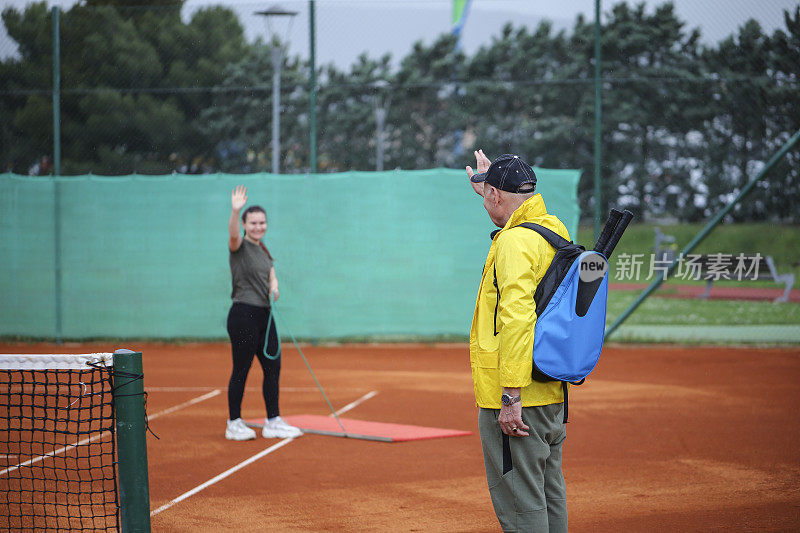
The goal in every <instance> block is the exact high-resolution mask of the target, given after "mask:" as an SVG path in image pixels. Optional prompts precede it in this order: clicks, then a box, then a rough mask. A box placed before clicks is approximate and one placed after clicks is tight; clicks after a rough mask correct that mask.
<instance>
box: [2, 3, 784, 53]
mask: <svg viewBox="0 0 800 533" xmlns="http://www.w3.org/2000/svg"><path fill="white" fill-rule="evenodd" d="M27 3H29V2H28V1H27V0H0V5H2V6H3V7H6V6H15V7H18V8H22V7H24V6H25V5H26V4H27ZM74 3H75V1H73V0H59V1H56V2H50V5H59V6H61V7H63V8H68V7H70V6H71V5H73V4H74ZM614 3H615V2H612V1H610V0H604V1H603V9H604V10H608V9H610V8H611V6H612V5H613V4H614ZM629 3H630V4H634V3H638V2H629ZM645 3H646V5H647V6H648V10H650V11H652V10H653V9H654V7H655V6H657V5H660V4H662V3H663V2H661V1H652V0H647V1H646V2H645ZM673 3H674V4H675V9H676V12H677V14H678V16H679V18H681V19H682V20H685V21H686V22H687V26H688V27H689V28H694V27H698V28H700V30H701V32H702V36H703V40H704V42H706V43H714V42H717V41H719V40H720V39H722V38H724V37H727V36H728V35H731V34H732V33H734V32H736V31H737V28H738V27H739V26H741V25H742V23H744V22H745V21H746V20H747V19H749V18H754V19H756V20H758V21H759V22H760V23H761V25H762V26H763V27H764V28H765V29H766V30H767V31H769V32H770V33H771V32H772V31H773V30H774V29H776V28H783V26H784V24H783V10H784V9H789V10H794V8H795V7H796V6H798V4H800V0H673ZM275 4H279V5H280V6H281V7H283V8H285V9H288V10H292V11H296V12H297V13H298V15H297V16H296V17H293V20H294V21H293V23H292V24H291V25H289V24H280V25H279V24H274V25H273V27H272V31H274V32H276V33H278V34H279V35H280V36H282V37H283V38H284V39H286V40H288V41H289V43H290V52H291V53H293V54H300V55H301V56H304V57H307V56H308V1H307V0H265V1H264V2H253V1H252V0H222V1H217V2H213V1H210V0H187V1H186V3H185V6H184V10H183V13H184V17H186V18H188V17H189V16H191V13H192V12H194V11H195V10H197V9H199V8H201V7H205V6H209V5H225V6H228V7H230V8H231V9H232V10H234V11H235V12H236V13H237V14H238V15H239V18H240V20H241V22H242V24H243V26H244V27H245V31H246V34H247V37H248V39H250V40H254V39H256V38H257V37H265V36H266V35H267V33H268V31H269V29H268V28H267V27H266V25H265V22H264V20H263V18H260V17H257V16H254V15H253V12H254V11H257V10H262V9H265V8H268V7H271V6H273V5H275ZM451 4H452V1H451V0H358V1H356V0H317V2H316V11H317V64H318V65H321V64H324V63H328V62H335V63H336V64H337V65H338V66H340V67H343V66H346V65H349V64H350V63H352V62H353V60H354V59H355V58H356V57H357V56H358V55H359V54H361V53H362V52H367V53H369V55H370V56H372V57H376V56H379V55H381V54H383V53H385V52H391V53H392V55H393V57H394V58H395V59H397V58H400V57H403V56H404V55H405V54H407V53H408V51H409V50H410V49H411V46H412V45H413V43H414V42H416V41H419V40H422V41H424V42H426V43H430V42H432V41H433V40H434V39H435V38H436V37H437V36H439V35H441V34H442V33H445V32H448V31H450V28H451ZM579 13H583V14H584V16H585V17H586V19H587V20H593V19H594V0H555V1H554V0H472V7H471V10H470V13H469V17H468V19H467V23H466V25H465V27H464V31H463V37H462V46H463V49H464V50H465V52H467V53H472V52H474V51H475V50H476V49H477V48H478V47H479V46H480V45H481V44H485V43H487V42H489V41H490V40H491V36H492V35H496V34H497V33H498V31H499V29H500V28H501V27H502V26H503V24H505V23H506V22H508V21H512V22H514V23H515V24H516V25H527V26H529V27H531V28H533V27H535V26H536V25H538V24H539V22H540V21H541V20H542V19H549V20H551V21H552V22H553V23H554V25H555V27H556V28H558V29H561V28H565V29H568V28H570V27H571V26H572V24H573V23H574V21H575V17H576V16H577V15H578V14H579ZM13 50H14V48H13V44H12V43H9V39H8V37H7V35H6V33H5V29H4V28H2V29H0V57H6V56H8V55H9V54H11V53H13Z"/></svg>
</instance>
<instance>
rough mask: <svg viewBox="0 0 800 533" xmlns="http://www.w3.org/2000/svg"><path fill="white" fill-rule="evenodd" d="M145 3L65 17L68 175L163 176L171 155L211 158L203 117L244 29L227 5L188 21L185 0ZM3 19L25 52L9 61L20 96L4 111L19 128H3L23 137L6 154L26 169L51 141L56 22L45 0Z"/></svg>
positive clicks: (75, 10) (91, 7) (115, 4)
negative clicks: (201, 129) (200, 121)
mask: <svg viewBox="0 0 800 533" xmlns="http://www.w3.org/2000/svg"><path fill="white" fill-rule="evenodd" d="M147 3H148V4H149V3H150V1H149V0H148V2H147ZM144 4H145V2H142V1H138V2H130V1H128V0H117V1H89V2H87V3H86V4H76V5H75V6H73V7H72V8H71V9H70V10H69V11H67V12H66V13H64V15H63V17H62V22H61V43H60V44H61V87H62V99H61V124H62V139H61V141H62V142H61V144H62V154H63V156H64V162H63V165H62V172H63V173H84V172H88V171H94V172H101V173H106V174H118V173H122V174H127V173H131V172H136V171H138V172H165V171H169V170H172V169H173V168H174V166H173V165H172V163H171V159H172V160H180V159H186V160H191V159H193V158H196V157H197V156H207V155H209V154H208V151H209V144H210V143H209V142H208V141H207V140H206V139H205V138H203V137H201V136H199V135H198V132H199V128H198V126H197V123H196V121H197V119H198V117H199V114H200V111H201V109H203V108H205V107H207V106H208V105H209V103H210V93H211V91H210V90H209V89H208V88H209V87H211V86H214V85H217V84H218V82H219V81H221V77H222V72H223V70H224V69H223V66H224V65H225V64H227V63H229V62H231V61H232V60H233V59H234V58H238V57H241V56H242V55H244V53H245V51H246V49H247V45H246V44H245V42H244V34H243V30H242V28H241V26H240V25H239V23H238V20H237V19H236V17H235V15H234V14H233V13H232V12H230V11H229V10H225V9H222V8H210V9H202V10H199V11H198V12H196V13H195V14H194V15H193V16H192V19H191V20H190V21H189V23H186V24H185V23H184V22H183V21H182V20H181V18H180V6H181V5H182V2H177V1H165V2H161V4H160V7H152V6H149V7H144ZM123 6H125V7H123ZM127 6H132V7H127ZM2 17H3V22H4V24H5V26H6V29H7V31H8V33H9V36H10V37H11V38H12V39H14V40H15V41H16V42H17V44H18V46H19V54H20V57H19V58H12V59H10V60H7V61H5V62H4V63H3V65H2V68H3V69H4V70H7V69H8V70H10V71H11V72H12V73H13V74H12V76H11V77H10V79H9V80H8V81H6V82H5V86H6V87H8V89H6V90H9V91H10V92H12V98H10V99H9V103H8V104H7V106H6V107H4V108H0V113H3V114H6V115H7V116H9V117H10V118H11V120H10V121H9V122H10V123H11V124H12V126H11V128H10V132H9V130H8V129H6V130H5V131H3V133H2V134H3V135H9V136H13V137H14V138H16V139H19V141H18V142H15V143H12V146H11V147H9V148H8V149H7V150H4V153H2V156H3V158H4V160H5V162H6V163H7V164H8V162H11V165H12V167H13V168H14V169H16V170H18V171H20V170H21V171H25V170H26V166H27V164H30V163H29V162H30V161H32V160H35V159H37V158H38V157H39V156H40V155H42V154H48V153H50V151H51V147H52V133H51V132H52V104H51V103H50V102H51V98H49V95H48V94H46V93H45V91H46V90H48V89H50V88H51V87H52V79H51V78H52V41H51V36H52V26H51V20H52V18H51V15H50V12H49V10H48V9H47V7H46V4H45V3H43V2H41V3H35V4H31V5H29V6H27V7H26V8H25V10H24V11H23V12H22V13H20V12H18V11H17V10H16V9H14V8H7V9H5V10H4V11H3V15H2ZM198 52H199V53H198ZM9 67H12V68H10V69H9ZM31 89H34V90H36V91H37V92H36V93H35V94H26V93H29V92H30V90H31ZM176 89H188V90H186V91H183V90H176ZM39 92H41V94H39ZM170 156H172V158H171V157H170ZM20 167H21V168H20Z"/></svg>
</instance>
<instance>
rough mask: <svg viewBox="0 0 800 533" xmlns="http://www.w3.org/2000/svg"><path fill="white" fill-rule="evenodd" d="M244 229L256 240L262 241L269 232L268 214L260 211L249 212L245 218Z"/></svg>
mask: <svg viewBox="0 0 800 533" xmlns="http://www.w3.org/2000/svg"><path fill="white" fill-rule="evenodd" d="M244 231H245V233H246V234H247V236H248V237H250V238H251V239H253V240H254V241H260V240H261V239H262V238H263V237H264V234H265V233H266V232H267V215H265V214H264V213H261V212H259V211H253V212H251V213H247V218H245V220H244Z"/></svg>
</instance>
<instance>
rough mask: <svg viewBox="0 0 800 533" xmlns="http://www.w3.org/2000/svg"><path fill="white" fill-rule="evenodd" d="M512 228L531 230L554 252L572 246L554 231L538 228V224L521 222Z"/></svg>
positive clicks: (542, 227)
mask: <svg viewBox="0 0 800 533" xmlns="http://www.w3.org/2000/svg"><path fill="white" fill-rule="evenodd" d="M514 227H515V228H518V227H523V228H528V229H532V230H533V231H535V232H536V233H538V234H539V235H541V236H542V238H543V239H544V240H546V241H547V242H548V243H549V244H550V246H552V247H553V248H555V249H556V250H558V249H559V248H564V247H565V246H569V245H570V244H572V243H571V242H570V241H568V240H567V239H565V238H564V237H562V236H561V235H559V234H558V233H556V232H555V231H553V230H551V229H548V228H545V227H544V226H540V225H539V224H534V223H533V222H523V223H522V224H517V225H516V226H514Z"/></svg>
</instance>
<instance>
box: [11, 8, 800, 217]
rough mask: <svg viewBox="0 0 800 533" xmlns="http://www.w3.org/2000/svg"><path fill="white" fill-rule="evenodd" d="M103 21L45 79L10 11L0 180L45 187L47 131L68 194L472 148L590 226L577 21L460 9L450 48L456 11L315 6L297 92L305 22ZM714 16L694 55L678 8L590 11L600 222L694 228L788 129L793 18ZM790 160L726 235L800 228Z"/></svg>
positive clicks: (122, 13)
mask: <svg viewBox="0 0 800 533" xmlns="http://www.w3.org/2000/svg"><path fill="white" fill-rule="evenodd" d="M102 3H103V2H86V3H81V4H75V5H72V6H71V7H69V6H65V7H62V9H61V16H60V24H59V34H60V37H59V41H60V42H59V43H58V45H59V52H60V53H59V58H58V59H59V61H58V62H56V63H54V61H53V35H54V32H53V20H54V18H53V13H52V9H51V8H50V7H49V6H48V5H46V4H44V3H38V4H29V5H27V6H25V7H22V8H7V9H6V10H5V11H4V17H3V19H4V25H5V29H6V31H7V36H6V37H5V38H4V39H3V40H2V41H0V57H3V58H4V59H3V63H2V76H1V77H0V79H2V81H1V82H0V83H1V84H2V86H0V95H1V97H2V100H1V101H2V104H0V123H1V124H2V126H0V139H1V140H2V148H1V149H0V159H2V164H3V168H4V169H5V170H6V171H12V172H15V173H18V174H48V173H52V172H53V157H54V139H53V131H54V129H55V128H60V135H59V136H58V137H59V138H58V140H59V141H60V155H61V160H60V161H59V163H60V172H61V174H64V175H73V174H83V173H86V172H92V173H96V174H103V175H117V174H129V173H134V172H135V173H146V174H160V173H165V172H180V173H203V172H215V171H223V172H243V173H246V172H255V171H271V170H273V168H276V167H277V169H278V170H279V172H281V173H304V172H309V171H319V172H335V171H346V170H375V169H381V168H385V169H392V168H402V169H420V168H435V167H450V168H460V167H463V165H465V164H467V163H469V161H470V157H471V153H472V150H473V149H475V148H476V147H482V148H483V149H484V150H485V151H486V152H487V153H489V154H493V155H496V154H499V153H502V152H509V151H513V152H516V153H521V154H523V155H525V156H526V157H527V158H528V159H529V160H530V161H531V162H532V163H534V164H537V165H540V166H543V167H551V168H577V169H582V170H583V176H584V177H583V180H582V182H581V189H580V201H581V206H582V208H583V211H584V213H586V214H588V213H590V212H591V211H592V210H593V209H592V191H593V189H592V185H591V180H592V176H593V153H594V149H593V135H594V81H593V57H594V47H593V42H594V41H593V21H592V19H593V13H591V12H589V13H581V12H578V10H573V11H572V12H570V11H569V9H567V10H566V11H565V14H564V15H562V17H561V18H557V17H553V20H551V21H550V20H546V19H543V18H542V17H541V15H540V14H539V13H537V12H536V10H535V8H533V7H531V6H530V5H529V4H530V3H529V2H525V1H523V0H518V1H514V0H510V1H492V0H484V1H480V0H475V1H474V2H472V3H471V11H469V13H468V16H467V17H466V20H467V23H466V25H464V26H463V28H462V30H461V32H460V34H459V35H458V36H455V35H454V33H453V31H452V28H453V20H452V16H451V8H452V3H451V2H450V1H429V2H416V1H411V2H408V1H404V2H399V1H379V2H368V1H365V0H358V1H352V0H351V1H335V0H331V1H318V2H316V3H315V5H316V8H315V17H314V19H313V20H314V30H313V31H314V32H315V34H314V35H315V42H316V48H315V54H314V62H315V64H316V67H317V68H316V83H315V85H314V89H315V91H312V90H311V88H312V86H311V76H310V68H309V65H310V59H311V54H310V46H309V42H310V41H309V34H310V31H312V29H311V24H310V22H311V18H310V11H309V6H310V4H311V3H310V2H307V1H286V2H284V3H283V4H282V6H283V7H282V8H281V9H280V10H279V11H280V14H276V13H274V12H273V11H274V10H271V9H265V6H264V5H263V4H258V3H245V2H241V3H233V4H231V5H228V6H218V5H212V4H210V3H209V4H205V3H201V2H188V3H186V4H182V3H180V2H175V1H165V2H163V3H162V5H157V6H133V7H119V6H115V5H100V4H102ZM124 3H126V4H128V3H135V2H124ZM468 4H469V3H468ZM587 4H589V3H588V2H587ZM704 4H709V3H704ZM711 4H715V5H716V8H715V9H716V10H717V11H718V12H720V13H722V12H725V13H726V14H727V15H726V17H727V19H731V18H732V19H733V20H727V19H725V17H723V16H721V15H720V16H719V17H717V19H715V20H718V22H717V23H716V25H715V24H712V23H705V26H704V27H703V32H704V33H703V32H700V31H699V29H698V28H695V27H694V26H692V24H691V23H690V22H688V21H687V20H685V19H684V18H682V15H681V12H679V10H678V8H677V7H673V6H672V5H671V4H663V5H655V6H645V5H629V4H625V3H617V4H612V3H611V2H606V3H605V5H604V6H603V17H602V19H601V20H602V43H603V47H602V56H603V61H602V66H603V68H602V71H603V73H602V74H603V84H602V98H603V121H602V148H603V150H602V162H603V163H602V178H603V180H602V182H603V198H604V202H603V204H604V206H606V205H608V204H611V205H625V206H628V207H631V208H633V209H635V210H636V211H637V212H638V213H645V214H648V215H654V216H659V217H663V216H672V217H676V218H677V219H680V220H701V219H705V218H707V217H708V216H709V214H710V213H711V212H713V211H714V210H715V209H716V208H718V207H719V206H721V205H724V204H725V202H726V201H728V200H729V199H730V198H731V197H732V196H731V195H732V194H734V193H735V191H736V189H737V187H741V186H742V184H743V183H745V182H746V180H747V178H748V177H749V176H752V175H753V174H754V173H755V172H756V171H757V170H758V168H759V167H760V166H761V165H763V163H764V161H766V159H768V158H769V156H770V155H771V154H772V153H774V152H775V150H776V149H777V148H778V147H779V146H780V145H781V144H782V143H783V142H785V140H786V139H787V138H788V137H789V136H790V135H791V134H792V133H793V132H794V131H796V130H797V129H798V127H800V105H799V104H798V98H797V94H798V89H800V85H798V71H799V70H800V67H798V65H800V14H799V13H800V11H799V9H800V8H798V7H797V6H795V8H794V9H783V8H784V7H785V6H786V4H787V2H785V1H782V0H765V1H763V2H759V3H758V5H757V6H754V5H752V3H744V4H748V6H749V7H742V6H743V5H744V4H742V6H739V7H738V8H737V6H735V5H734V6H732V7H731V6H729V5H728V2H723V1H722V0H715V2H711ZM789 4H791V2H789ZM712 7H713V6H711V7H709V6H706V8H707V9H711V8H712ZM581 8H582V9H586V8H591V6H589V5H587V6H582V7H581ZM687 9H688V8H687ZM684 11H686V10H685V9H684ZM686 16H702V18H703V20H708V19H709V18H708V17H705V16H704V15H703V13H693V12H691V11H687V15H686ZM753 16H758V17H760V18H761V19H762V20H764V21H766V24H767V26H764V27H762V26H761V25H760V24H759V23H758V22H756V21H755V20H750V19H749V17H753ZM737 17H738V18H737ZM723 19H725V20H727V22H725V20H723ZM773 26H774V27H773ZM709 28H710V29H709ZM726 29H727V30H728V31H725V30H726ZM709 35H712V36H714V37H710V36H709ZM276 45H277V46H279V48H280V50H281V51H282V52H283V53H282V54H281V57H280V61H279V62H278V63H275V62H274V58H275V57H274V50H273V48H274V47H275V46H276ZM276 64H277V65H279V70H280V74H279V76H278V77H277V79H278V80H279V82H280V83H279V88H278V91H277V94H278V97H277V98H275V97H274V96H273V93H274V92H275V89H276V86H275V84H274V81H275V79H276V77H275V76H273V74H274V70H275V67H274V65H276ZM55 69H57V70H58V72H59V73H60V76H59V77H58V79H59V81H60V93H59V94H58V95H57V98H55V99H54V98H53V92H54V83H53V81H54V70H55ZM276 100H277V102H276ZM312 100H313V101H314V105H313V106H312V105H311V104H312ZM54 101H56V102H57V103H58V107H59V109H58V111H59V113H60V114H59V116H58V117H57V119H56V121H57V125H54V117H53V112H54V109H53V102H54ZM276 104H277V108H278V109H279V112H278V114H277V116H278V118H279V122H280V127H279V129H278V130H277V131H278V134H277V135H275V134H273V127H274V126H273V114H274V113H273V108H274V107H275V105H276ZM312 137H313V139H314V141H313V142H312V140H311V139H312ZM275 145H277V147H276V146H275ZM276 156H277V160H276V161H273V159H275V158H276ZM798 160H800V156H799V155H798V151H797V150H794V151H793V152H792V153H791V154H789V157H788V158H787V160H786V161H785V162H784V163H782V165H781V166H780V168H779V169H777V170H776V171H775V172H774V173H773V174H772V177H771V178H770V179H768V180H766V181H765V182H764V183H763V184H762V186H761V187H760V188H759V190H757V191H756V192H755V194H754V195H753V196H752V197H751V199H750V201H748V202H747V203H746V204H743V205H742V206H740V207H738V208H737V210H735V211H734V216H735V217H738V218H740V219H752V218H755V219H765V218H780V219H784V220H786V219H790V220H795V221H796V217H797V210H796V205H795V203H794V202H793V201H789V199H790V198H797V197H798V196H800V173H799V171H798V165H797V163H798ZM312 165H313V166H315V167H316V168H312ZM777 191H780V194H776V192H777ZM603 211H605V209H603Z"/></svg>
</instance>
